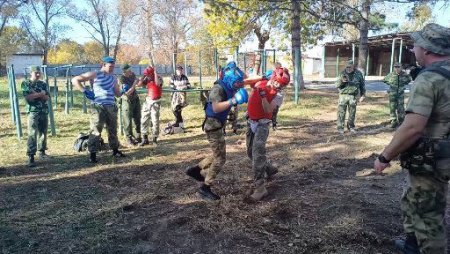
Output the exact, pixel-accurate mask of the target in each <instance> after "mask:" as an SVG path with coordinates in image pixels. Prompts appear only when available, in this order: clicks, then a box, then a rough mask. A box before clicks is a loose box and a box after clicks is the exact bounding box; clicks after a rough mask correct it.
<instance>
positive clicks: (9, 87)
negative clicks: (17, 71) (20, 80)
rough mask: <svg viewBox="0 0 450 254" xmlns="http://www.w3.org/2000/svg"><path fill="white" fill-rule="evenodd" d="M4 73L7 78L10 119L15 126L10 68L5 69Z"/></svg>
mask: <svg viewBox="0 0 450 254" xmlns="http://www.w3.org/2000/svg"><path fill="white" fill-rule="evenodd" d="M6 73H7V77H8V92H9V102H10V106H11V118H12V122H13V123H14V124H15V123H16V115H15V114H14V112H15V109H14V106H15V105H14V98H13V97H14V95H13V88H12V78H11V68H10V67H7V68H6Z"/></svg>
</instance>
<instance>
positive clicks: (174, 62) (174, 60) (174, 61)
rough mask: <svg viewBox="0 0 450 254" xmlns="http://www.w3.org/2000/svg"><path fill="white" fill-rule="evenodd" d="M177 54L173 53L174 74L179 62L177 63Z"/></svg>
mask: <svg viewBox="0 0 450 254" xmlns="http://www.w3.org/2000/svg"><path fill="white" fill-rule="evenodd" d="M175 56H176V54H175V53H173V54H172V71H173V72H172V73H173V74H175V69H176V68H177V66H176V65H177V63H176V59H175Z"/></svg>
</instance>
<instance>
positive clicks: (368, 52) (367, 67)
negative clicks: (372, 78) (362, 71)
mask: <svg viewBox="0 0 450 254" xmlns="http://www.w3.org/2000/svg"><path fill="white" fill-rule="evenodd" d="M369 62H370V49H367V61H366V76H369Z"/></svg>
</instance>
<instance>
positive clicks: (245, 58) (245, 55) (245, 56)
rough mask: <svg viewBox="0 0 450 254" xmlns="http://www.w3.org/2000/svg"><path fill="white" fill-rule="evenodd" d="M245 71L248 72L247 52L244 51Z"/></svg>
mask: <svg viewBox="0 0 450 254" xmlns="http://www.w3.org/2000/svg"><path fill="white" fill-rule="evenodd" d="M244 73H245V74H247V53H244Z"/></svg>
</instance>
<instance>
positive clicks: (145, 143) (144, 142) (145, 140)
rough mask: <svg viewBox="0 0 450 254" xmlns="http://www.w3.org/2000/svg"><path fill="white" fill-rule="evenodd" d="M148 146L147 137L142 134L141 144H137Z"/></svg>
mask: <svg viewBox="0 0 450 254" xmlns="http://www.w3.org/2000/svg"><path fill="white" fill-rule="evenodd" d="M148 144H150V142H149V141H148V135H146V134H144V136H143V138H142V142H141V143H139V146H145V145H148Z"/></svg>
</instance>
